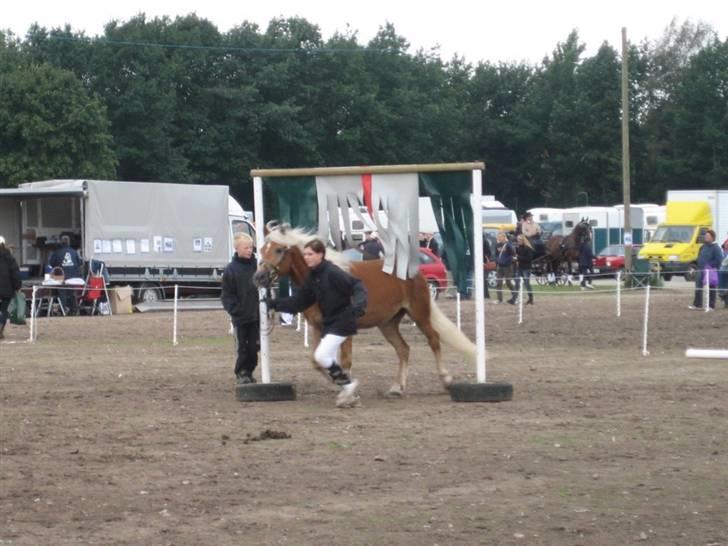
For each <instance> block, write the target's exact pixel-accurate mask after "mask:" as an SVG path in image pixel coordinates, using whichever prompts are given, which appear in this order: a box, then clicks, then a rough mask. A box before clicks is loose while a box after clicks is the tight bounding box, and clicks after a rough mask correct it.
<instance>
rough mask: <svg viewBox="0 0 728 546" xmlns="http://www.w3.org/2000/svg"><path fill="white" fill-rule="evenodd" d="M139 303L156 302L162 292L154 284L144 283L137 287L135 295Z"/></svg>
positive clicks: (159, 299)
mask: <svg viewBox="0 0 728 546" xmlns="http://www.w3.org/2000/svg"><path fill="white" fill-rule="evenodd" d="M137 299H138V300H139V303H157V302H158V301H161V300H162V294H161V293H160V291H159V288H157V287H156V286H154V285H144V286H142V287H141V288H140V289H139V295H138V296H137Z"/></svg>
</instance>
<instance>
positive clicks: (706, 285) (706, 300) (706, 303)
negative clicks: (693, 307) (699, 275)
mask: <svg viewBox="0 0 728 546" xmlns="http://www.w3.org/2000/svg"><path fill="white" fill-rule="evenodd" d="M708 277H710V275H708V270H707V269H704V270H703V307H704V308H705V312H706V313H707V312H708V311H710V279H709V278H708Z"/></svg>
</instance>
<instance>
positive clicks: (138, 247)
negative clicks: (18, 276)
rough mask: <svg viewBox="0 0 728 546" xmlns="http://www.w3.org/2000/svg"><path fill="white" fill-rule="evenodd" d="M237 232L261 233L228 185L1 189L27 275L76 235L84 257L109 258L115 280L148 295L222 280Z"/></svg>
mask: <svg viewBox="0 0 728 546" xmlns="http://www.w3.org/2000/svg"><path fill="white" fill-rule="evenodd" d="M234 231H244V232H247V233H250V234H251V235H253V228H252V226H251V224H250V223H248V222H247V221H246V220H245V218H244V213H243V210H242V208H241V207H240V205H238V203H237V202H235V200H234V199H233V198H232V197H230V195H229V191H228V187H227V186H201V185H192V184H166V183H156V182H121V181H108V180H48V181H43V182H29V183H27V184H21V185H20V186H19V187H18V188H11V189H2V190H0V234H3V235H4V236H5V238H6V240H7V242H8V243H9V244H10V245H11V246H14V247H15V248H16V251H15V255H16V257H17V258H18V262H19V263H20V265H21V268H22V270H23V273H24V275H26V274H27V276H28V277H29V278H31V279H34V278H42V277H43V273H44V270H45V265H46V264H47V261H48V256H49V254H50V253H51V252H52V251H53V250H54V249H55V248H56V247H57V246H58V244H59V242H60V237H61V236H62V235H69V237H71V240H72V245H73V246H75V247H77V248H78V249H79V251H80V252H81V254H82V257H83V259H84V261H86V262H88V260H90V259H91V258H94V259H97V260H101V261H103V262H104V263H105V264H106V268H107V271H108V273H109V275H110V282H111V283H112V284H114V283H116V284H129V285H131V286H133V287H134V289H135V295H136V296H137V299H141V300H146V301H150V300H151V301H154V300H156V299H159V298H163V297H164V289H165V287H167V286H171V285H172V284H175V283H176V284H184V285H195V286H197V285H199V286H219V282H220V276H221V274H222V270H223V268H224V267H225V265H226V264H227V263H228V261H229V260H230V257H231V256H232V253H233V247H232V236H233V233H234ZM253 236H254V235H253Z"/></svg>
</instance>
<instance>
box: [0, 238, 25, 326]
mask: <svg viewBox="0 0 728 546" xmlns="http://www.w3.org/2000/svg"><path fill="white" fill-rule="evenodd" d="M21 284H22V283H21V281H20V268H19V267H18V262H16V261H15V258H13V255H12V254H10V250H8V248H7V246H5V238H4V237H2V236H0V339H3V338H4V337H5V334H4V333H3V331H4V330H5V324H6V323H7V322H8V306H9V305H10V301H11V300H12V299H13V296H14V295H15V293H16V292H17V291H18V290H20V286H21Z"/></svg>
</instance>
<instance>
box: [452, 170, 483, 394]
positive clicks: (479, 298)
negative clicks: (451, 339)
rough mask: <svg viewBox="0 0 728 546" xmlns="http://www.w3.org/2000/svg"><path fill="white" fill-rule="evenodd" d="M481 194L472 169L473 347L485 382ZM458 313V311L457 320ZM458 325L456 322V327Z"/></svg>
mask: <svg viewBox="0 0 728 546" xmlns="http://www.w3.org/2000/svg"><path fill="white" fill-rule="evenodd" d="M482 195H483V171H481V170H480V169H475V170H474V171H473V195H472V197H471V205H472V208H473V247H474V248H473V282H474V283H475V347H476V355H477V359H478V360H477V362H476V367H475V371H476V376H477V381H478V383H485V379H486V375H485V299H484V298H485V275H484V274H483V227H482V222H481V207H482V204H481V197H482ZM459 320H460V314H459V313H458V321H459ZM459 326H460V325H459V324H458V327H459Z"/></svg>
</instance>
